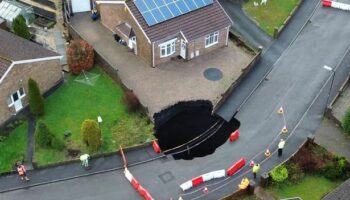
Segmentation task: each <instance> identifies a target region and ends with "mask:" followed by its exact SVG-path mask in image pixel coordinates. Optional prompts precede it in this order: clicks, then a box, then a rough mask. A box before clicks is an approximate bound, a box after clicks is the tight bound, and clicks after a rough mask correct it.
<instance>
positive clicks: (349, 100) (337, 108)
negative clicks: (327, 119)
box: [331, 58, 350, 123]
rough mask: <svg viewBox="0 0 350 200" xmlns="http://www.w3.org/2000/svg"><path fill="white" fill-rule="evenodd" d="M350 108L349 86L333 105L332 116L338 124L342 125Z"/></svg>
mask: <svg viewBox="0 0 350 200" xmlns="http://www.w3.org/2000/svg"><path fill="white" fill-rule="evenodd" d="M349 59H350V58H349ZM348 84H349V83H348ZM349 108H350V87H349V85H348V86H347V87H346V88H345V89H344V91H343V92H342V93H341V95H339V97H338V98H337V100H336V102H335V103H334V104H333V105H332V110H331V114H332V116H333V117H334V118H335V120H336V121H337V123H341V122H342V121H343V117H344V116H345V112H346V110H347V109H349Z"/></svg>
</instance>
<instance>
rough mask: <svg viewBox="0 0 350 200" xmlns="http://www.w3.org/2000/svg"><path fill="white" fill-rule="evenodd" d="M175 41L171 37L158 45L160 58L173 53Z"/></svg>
mask: <svg viewBox="0 0 350 200" xmlns="http://www.w3.org/2000/svg"><path fill="white" fill-rule="evenodd" d="M175 41H176V39H172V40H169V41H167V42H164V43H162V44H161V45H159V47H160V57H161V58H163V57H167V56H170V55H172V54H173V53H175Z"/></svg>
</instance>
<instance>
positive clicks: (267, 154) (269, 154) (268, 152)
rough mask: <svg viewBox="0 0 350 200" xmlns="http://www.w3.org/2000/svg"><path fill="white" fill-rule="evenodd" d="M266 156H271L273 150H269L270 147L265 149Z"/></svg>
mask: <svg viewBox="0 0 350 200" xmlns="http://www.w3.org/2000/svg"><path fill="white" fill-rule="evenodd" d="M265 156H266V157H269V156H271V152H270V150H269V149H266V151H265Z"/></svg>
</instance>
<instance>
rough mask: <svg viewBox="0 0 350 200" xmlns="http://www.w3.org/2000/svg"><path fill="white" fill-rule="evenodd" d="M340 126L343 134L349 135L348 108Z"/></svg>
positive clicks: (349, 116) (349, 109)
mask: <svg viewBox="0 0 350 200" xmlns="http://www.w3.org/2000/svg"><path fill="white" fill-rule="evenodd" d="M341 126H342V128H343V130H344V132H345V133H347V134H350V107H349V108H348V109H347V110H346V112H345V116H344V118H343V121H342V124H341Z"/></svg>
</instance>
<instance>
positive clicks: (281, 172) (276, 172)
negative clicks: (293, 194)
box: [270, 165, 288, 183]
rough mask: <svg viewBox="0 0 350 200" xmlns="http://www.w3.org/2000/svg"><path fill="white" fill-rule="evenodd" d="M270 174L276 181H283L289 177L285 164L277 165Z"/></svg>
mask: <svg viewBox="0 0 350 200" xmlns="http://www.w3.org/2000/svg"><path fill="white" fill-rule="evenodd" d="M270 174H271V178H272V180H273V181H274V182H275V183H282V182H283V181H285V180H286V179H287V178H288V170H287V168H286V166H284V165H281V166H278V167H275V168H274V169H273V170H272V171H271V173H270Z"/></svg>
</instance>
